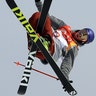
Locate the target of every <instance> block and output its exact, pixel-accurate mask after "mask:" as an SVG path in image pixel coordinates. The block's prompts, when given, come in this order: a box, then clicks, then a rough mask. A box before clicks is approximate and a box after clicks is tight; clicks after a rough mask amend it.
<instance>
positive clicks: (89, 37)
mask: <svg viewBox="0 0 96 96" xmlns="http://www.w3.org/2000/svg"><path fill="white" fill-rule="evenodd" d="M85 30H86V32H87V35H88V38H87V41H86V44H88V43H90V42H92V41H93V40H94V37H95V36H94V31H93V30H92V29H90V28H85Z"/></svg>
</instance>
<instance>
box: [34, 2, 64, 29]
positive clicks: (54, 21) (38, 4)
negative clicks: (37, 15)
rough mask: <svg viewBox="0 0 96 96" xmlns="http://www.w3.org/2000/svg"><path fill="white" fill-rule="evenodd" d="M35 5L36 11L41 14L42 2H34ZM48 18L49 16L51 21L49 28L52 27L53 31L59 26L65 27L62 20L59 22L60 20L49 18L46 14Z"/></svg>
mask: <svg viewBox="0 0 96 96" xmlns="http://www.w3.org/2000/svg"><path fill="white" fill-rule="evenodd" d="M35 4H36V7H37V9H38V11H39V12H41V11H42V7H43V4H42V2H41V1H39V2H35ZM48 16H49V18H50V20H51V26H52V28H53V29H54V30H56V29H58V28H59V27H61V26H65V25H66V24H65V22H63V21H62V20H60V19H58V18H56V17H54V16H51V15H49V14H48Z"/></svg>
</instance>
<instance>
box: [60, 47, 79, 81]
mask: <svg viewBox="0 0 96 96" xmlns="http://www.w3.org/2000/svg"><path fill="white" fill-rule="evenodd" d="M77 54H78V48H77V47H76V46H73V47H72V48H70V49H69V51H68V52H67V54H66V55H65V56H64V59H63V61H62V63H61V66H60V69H61V71H62V73H63V74H64V75H65V76H66V78H67V79H68V80H69V76H68V75H69V73H70V71H71V70H72V68H73V65H74V60H75V58H76V56H77Z"/></svg>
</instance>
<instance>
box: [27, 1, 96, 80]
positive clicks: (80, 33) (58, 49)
mask: <svg viewBox="0 0 96 96" xmlns="http://www.w3.org/2000/svg"><path fill="white" fill-rule="evenodd" d="M35 3H36V6H37V8H38V10H39V12H36V13H34V14H33V15H32V16H31V17H30V19H29V23H30V24H31V26H32V27H33V28H34V30H36V27H37V23H38V20H39V17H40V12H41V10H42V2H41V1H40V0H35ZM37 34H39V36H40V39H41V42H42V43H43V45H44V47H45V48H46V50H48V52H49V53H50V54H51V56H52V57H53V59H54V60H55V61H57V60H58V59H59V58H60V60H61V66H60V69H61V71H62V73H63V74H64V76H65V77H66V78H67V79H68V80H69V73H70V71H71V70H72V68H73V65H74V59H75V58H76V56H77V54H78V50H79V48H78V47H79V46H83V45H85V44H89V43H91V42H92V41H93V40H94V32H93V30H92V29H90V28H83V29H81V30H71V28H70V26H68V25H67V24H66V23H65V22H63V21H62V20H60V19H58V18H56V17H54V16H50V15H49V14H48V16H47V18H46V22H45V25H44V28H43V31H42V32H39V33H37ZM27 36H28V34H27ZM31 44H32V42H31V38H30V37H29V36H28V48H29V50H30V47H31ZM36 57H38V58H39V59H40V60H41V62H42V63H43V64H47V63H48V62H47V60H46V58H45V57H44V56H43V54H42V53H41V51H40V50H39V49H38V50H37V53H36Z"/></svg>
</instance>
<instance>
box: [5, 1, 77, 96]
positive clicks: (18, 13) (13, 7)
mask: <svg viewBox="0 0 96 96" xmlns="http://www.w3.org/2000/svg"><path fill="white" fill-rule="evenodd" d="M45 1H46V2H48V1H50V0H45ZM45 1H44V2H45ZM51 1H52V0H51ZM6 2H7V4H8V6H9V7H10V8H11V10H12V11H13V13H14V14H15V16H16V17H17V18H18V20H19V21H20V22H21V24H22V25H23V26H24V27H25V28H26V30H27V32H28V34H29V36H30V37H31V38H32V41H33V42H34V43H36V45H37V46H38V47H39V48H40V50H41V51H42V53H43V54H44V56H45V57H46V59H47V61H48V62H49V64H50V66H51V67H52V69H53V70H54V72H55V73H56V75H57V76H58V78H59V80H60V81H61V83H62V85H63V87H64V89H65V90H66V91H67V92H68V93H69V94H70V95H72V96H73V95H76V94H77V92H76V90H75V89H74V88H73V87H72V85H71V84H70V82H69V81H68V80H67V79H66V78H65V76H64V75H63V73H62V72H61V71H60V69H59V67H58V66H57V64H56V63H55V61H54V60H53V59H52V57H51V56H50V54H49V53H48V52H47V50H46V49H45V47H44V46H43V44H42V43H41V41H40V40H39V37H38V36H37V35H36V33H35V31H34V29H33V28H32V27H31V25H30V24H29V23H28V21H27V20H26V18H25V17H24V15H23V13H22V12H21V10H20V9H19V7H18V6H17V5H16V3H15V1H14V0H6ZM46 4H47V3H46ZM41 18H42V17H41ZM35 51H36V50H35ZM35 51H32V53H31V52H30V53H31V54H32V55H29V57H31V58H29V60H30V59H32V61H34V58H33V57H34V53H36V52H35ZM32 56H33V57H32ZM32 61H30V62H31V63H30V62H29V63H28V69H30V70H31V68H30V67H29V66H31V65H32V63H33V62H32ZM28 72H29V71H28ZM25 73H26V72H25ZM29 73H30V72H29ZM24 75H25V74H24ZM25 76H26V75H25ZM25 76H23V77H24V80H23V79H22V80H23V81H24V82H23V84H24V83H25V82H26V81H27V83H28V80H29V79H27V77H25ZM28 78H29V77H28ZM24 86H25V87H24ZM23 87H24V89H23ZM26 88H27V85H26V84H24V85H22V88H21V89H22V91H18V93H19V94H24V93H25V92H26Z"/></svg>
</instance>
